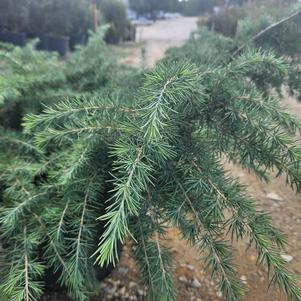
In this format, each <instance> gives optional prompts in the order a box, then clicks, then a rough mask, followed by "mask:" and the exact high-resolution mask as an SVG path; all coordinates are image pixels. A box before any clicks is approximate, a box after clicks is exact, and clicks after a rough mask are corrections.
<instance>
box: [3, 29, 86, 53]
mask: <svg viewBox="0 0 301 301" xmlns="http://www.w3.org/2000/svg"><path fill="white" fill-rule="evenodd" d="M34 38H38V39H39V42H38V44H37V49H38V50H47V51H56V52H58V53H59V54H60V55H62V56H64V55H66V54H67V53H68V52H69V50H70V49H71V50H74V49H75V46H76V45H84V44H85V43H86V40H87V38H86V35H85V34H80V35H73V36H70V37H68V36H55V35H52V34H42V33H17V32H9V31H4V32H0V42H3V43H10V44H13V45H16V46H25V44H26V42H27V40H28V39H34Z"/></svg>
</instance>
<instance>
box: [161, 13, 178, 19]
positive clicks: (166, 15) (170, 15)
mask: <svg viewBox="0 0 301 301" xmlns="http://www.w3.org/2000/svg"><path fill="white" fill-rule="evenodd" d="M181 16H182V15H181V14H180V13H170V12H166V13H164V19H176V18H180V17H181Z"/></svg>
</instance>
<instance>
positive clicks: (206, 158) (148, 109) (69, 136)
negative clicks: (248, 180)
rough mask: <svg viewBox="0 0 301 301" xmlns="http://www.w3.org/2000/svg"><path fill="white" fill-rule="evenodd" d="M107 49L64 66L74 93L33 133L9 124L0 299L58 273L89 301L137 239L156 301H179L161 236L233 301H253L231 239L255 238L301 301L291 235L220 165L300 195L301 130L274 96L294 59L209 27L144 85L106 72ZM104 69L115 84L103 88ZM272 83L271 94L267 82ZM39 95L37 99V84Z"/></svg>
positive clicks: (31, 296) (50, 108) (271, 273)
mask: <svg viewBox="0 0 301 301" xmlns="http://www.w3.org/2000/svg"><path fill="white" fill-rule="evenodd" d="M98 34H99V33H98ZM202 35H206V37H207V39H206V40H205V41H206V42H204V39H202ZM91 41H93V38H92V40H91ZM201 41H203V43H201ZM96 45H99V44H92V46H93V47H92V46H91V44H90V48H89V50H86V49H85V48H82V49H81V50H79V51H82V52H81V55H78V53H80V52H78V53H77V56H74V57H73V60H74V61H72V60H71V61H70V62H67V63H66V68H67V69H66V70H68V72H67V71H64V72H65V73H64V74H65V76H66V77H65V79H64V82H63V83H62V86H61V89H63V90H64V89H65V90H66V91H68V93H69V94H67V93H66V94H65V95H64V96H62V97H61V98H60V100H59V101H56V102H55V103H53V104H51V103H50V104H48V105H47V102H46V105H45V107H44V110H43V112H42V113H41V114H30V115H27V116H26V117H25V118H24V124H23V126H24V130H23V132H22V133H21V132H18V133H17V132H15V131H12V130H8V129H7V128H5V129H4V128H3V132H2V134H1V137H0V143H1V152H0V157H1V159H0V160H1V161H0V162H1V164H0V172H1V173H0V179H1V187H2V196H1V197H2V202H1V214H0V223H1V226H0V232H1V241H2V249H1V265H0V269H1V271H0V275H1V276H0V277H1V281H0V282H1V294H2V295H3V296H5V297H6V298H7V299H8V300H19V301H22V300H26V301H29V300H39V298H40V296H41V294H42V293H43V287H44V283H45V279H46V278H47V276H49V274H52V275H53V276H54V277H53V278H55V279H56V280H57V284H58V285H59V286H61V287H62V288H63V289H65V290H66V291H67V293H68V295H69V296H70V297H71V298H72V300H80V301H81V300H87V299H88V297H89V296H90V295H91V294H92V293H95V290H96V288H95V284H96V283H97V276H98V273H99V270H98V269H99V266H100V267H105V266H107V265H109V264H113V265H116V264H118V260H119V257H120V246H121V245H123V244H125V243H126V242H128V241H129V240H131V246H132V248H131V249H132V252H133V256H134V257H135V259H136V261H137V263H138V265H139V267H140V272H141V276H142V277H141V280H142V282H143V283H144V284H145V285H147V286H148V288H149V290H148V296H147V298H148V299H149V300H153V301H172V300H176V296H177V292H176V288H175V286H174V283H173V277H172V274H173V263H172V257H171V254H170V251H169V250H168V249H167V248H166V247H165V246H164V239H165V236H166V233H167V231H168V228H169V227H177V228H178V229H179V230H180V233H181V234H182V236H183V238H184V239H186V240H187V241H188V242H189V243H190V244H191V245H192V246H194V247H195V248H197V249H198V250H199V253H200V258H202V259H203V260H204V261H205V262H206V265H207V267H208V269H210V270H211V273H212V277H214V278H215V279H216V280H217V281H218V283H219V289H220V291H221V292H222V293H223V296H224V298H225V300H229V301H236V300H243V296H244V292H245V289H244V285H243V283H242V282H241V280H240V277H239V275H238V273H237V272H236V267H235V257H234V255H235V252H234V250H233V247H232V243H231V242H232V241H234V240H242V239H244V240H247V241H248V242H249V245H250V246H254V248H255V250H256V253H257V257H258V263H259V264H261V265H263V266H265V267H266V269H267V271H268V277H269V279H270V282H271V284H272V285H275V286H277V287H279V288H280V289H281V290H283V291H284V292H285V293H286V294H287V298H288V300H291V301H300V300H301V290H300V288H299V286H298V279H297V276H296V275H294V274H293V273H291V272H290V271H289V270H288V268H287V266H286V262H285V261H284V260H283V259H282V257H281V254H282V252H283V251H284V249H285V247H286V244H287V242H286V238H285V236H284V234H282V233H281V231H279V230H278V229H276V228H275V227H274V226H273V225H272V221H271V216H270V215H269V213H267V212H264V211H262V210H261V209H260V205H259V204H257V201H256V200H254V199H253V198H252V197H250V196H248V194H247V192H246V188H245V187H243V186H242V185H241V184H239V183H238V181H237V180H236V179H234V178H232V177H231V175H230V174H229V173H227V172H226V171H225V170H224V168H223V165H222V161H223V160H225V158H226V159H228V160H229V161H231V162H234V163H236V164H239V165H241V166H242V167H243V168H245V169H246V170H248V171H249V172H252V173H255V174H256V175H257V176H258V177H260V178H261V179H262V180H263V181H266V180H268V178H269V176H270V172H271V171H276V172H277V176H281V175H282V176H285V177H286V180H287V183H288V185H290V186H291V187H292V188H293V189H295V190H296V191H297V192H299V191H300V190H301V169H300V164H301V148H300V147H299V145H298V141H297V140H296V138H295V137H296V134H297V133H299V132H301V124H300V122H299V121H298V120H296V119H295V118H294V117H292V116H291V115H290V114H289V113H287V112H286V111H285V110H284V109H283V108H282V106H281V99H280V97H279V94H277V93H274V91H273V90H272V89H271V88H272V87H274V86H275V85H276V84H274V83H277V87H280V86H281V85H284V84H285V83H286V80H287V74H288V70H289V68H290V67H289V65H288V64H287V62H286V61H285V60H284V59H282V58H280V57H279V56H278V55H275V54H274V53H273V52H271V51H268V50H258V49H248V48H244V49H243V51H241V52H240V53H238V54H237V55H236V56H231V55H230V54H229V53H231V49H233V48H232V46H233V40H232V39H228V38H225V37H221V36H219V35H217V34H215V33H212V32H208V31H206V30H204V31H201V32H199V33H197V34H196V35H195V36H194V38H193V39H192V40H191V41H190V42H188V44H187V45H185V46H184V47H183V48H180V49H178V50H171V51H170V52H169V54H168V56H167V58H166V59H165V60H164V61H163V62H160V63H159V64H158V65H157V66H156V67H155V68H154V70H152V71H149V72H147V73H146V74H145V75H141V74H140V73H139V72H135V71H133V70H128V69H127V68H125V67H120V70H121V71H120V70H119V71H116V69H114V68H107V64H106V63H107V62H106V60H103V59H99V58H98V57H97V56H98V55H99V49H98V48H97V47H96ZM196 45H200V47H196ZM219 45H220V46H221V47H219ZM88 47H89V45H88ZM94 47H95V48H94ZM103 47H105V46H104V45H103ZM217 47H219V48H217ZM93 49H94V50H95V51H93ZM209 49H211V51H213V53H217V54H219V55H216V57H214V56H213V54H212V53H211V52H210V51H209ZM84 55H87V56H86V59H82V56H84ZM181 55H183V56H184V57H185V58H182V57H181ZM206 56H207V58H208V59H206ZM96 58H97V59H96ZM189 58H191V60H192V62H189V61H188V60H187V59H189ZM94 59H95V60H94ZM76 62H78V63H79V64H80V65H81V66H82V68H78V70H77V69H76V68H75V67H76ZM13 63H15V62H14V61H12V62H11V64H13ZM39 64H41V65H43V64H44V63H43V62H39ZM85 64H87V65H85ZM68 66H70V67H68ZM93 66H94V68H93ZM58 68H59V67H58ZM68 68H70V69H68ZM100 68H101V70H103V71H102V72H104V74H105V75H106V79H108V80H106V81H102V80H101V81H99V82H98V81H97V83H98V85H97V84H95V81H94V80H95V78H94V77H93V74H99V73H96V72H99V70H100ZM1 70H2V69H1ZM82 70H84V71H82ZM72 71H73V72H74V74H73V73H72ZM4 72H5V71H4ZM80 72H83V73H80ZM263 73H264V74H265V75H266V76H265V78H264V83H266V85H264V89H263V88H262V85H259V84H258V82H257V81H256V79H257V77H256V75H258V76H259V75H260V74H263ZM12 74H14V73H12ZM76 75H77V76H76ZM53 76H55V74H52V75H51V76H50V80H49V82H50V83H51V79H52V78H53ZM87 79H89V80H87ZM38 80H39V79H38V78H36V79H35V82H38ZM81 80H82V81H83V82H84V83H85V84H84V85H82V86H81V85H80V83H81ZM85 80H87V81H86V82H85ZM279 80H280V82H279ZM23 81H24V83H26V82H27V78H23ZM89 81H91V83H92V84H91V85H89V83H88V82H89ZM31 87H32V88H31V89H28V90H26V91H27V92H28V93H32V94H33V98H34V96H35V92H36V91H37V89H38V88H39V86H38V85H32V86H31ZM70 87H71V88H70ZM267 87H269V89H268V88H267ZM5 91H6V90H5ZM38 91H40V90H38ZM74 91H75V92H74ZM0 93H2V90H0ZM39 93H40V92H39ZM5 95H7V94H5ZM5 95H4V96H5ZM29 95H30V94H29ZM2 97H3V96H2ZM5 97H7V100H6V101H8V102H9V101H10V97H9V96H5ZM46 282H47V281H46Z"/></svg>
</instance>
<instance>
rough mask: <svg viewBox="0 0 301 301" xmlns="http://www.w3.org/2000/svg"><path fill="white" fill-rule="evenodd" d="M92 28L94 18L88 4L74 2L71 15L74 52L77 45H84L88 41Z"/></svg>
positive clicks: (72, 47) (78, 0) (71, 36)
mask: <svg viewBox="0 0 301 301" xmlns="http://www.w3.org/2000/svg"><path fill="white" fill-rule="evenodd" d="M91 28H92V16H91V12H90V6H89V5H88V3H87V2H85V1H81V0H76V1H74V4H73V7H72V11H71V13H70V30H69V34H68V35H69V36H70V49H71V50H74V49H75V46H76V45H84V44H85V43H86V40H87V32H88V30H89V29H91Z"/></svg>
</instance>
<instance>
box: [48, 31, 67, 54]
mask: <svg viewBox="0 0 301 301" xmlns="http://www.w3.org/2000/svg"><path fill="white" fill-rule="evenodd" d="M48 50H49V51H55V52H58V53H59V54H60V55H61V56H66V55H67V54H68V52H69V37H56V36H50V35H49V36H48Z"/></svg>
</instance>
